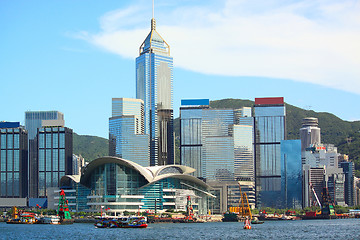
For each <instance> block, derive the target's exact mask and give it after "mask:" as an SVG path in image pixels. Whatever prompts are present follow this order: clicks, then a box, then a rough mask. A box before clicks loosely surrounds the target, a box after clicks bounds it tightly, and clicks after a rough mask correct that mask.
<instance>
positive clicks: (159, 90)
mask: <svg viewBox="0 0 360 240" xmlns="http://www.w3.org/2000/svg"><path fill="white" fill-rule="evenodd" d="M136 98H137V99H142V100H143V101H144V123H145V124H144V131H145V134H148V135H149V140H150V165H151V166H155V165H166V164H173V163H174V136H173V102H172V101H173V58H172V57H171V56H170V46H169V45H168V44H167V43H166V42H165V40H164V39H163V38H162V37H161V36H160V34H159V33H158V32H157V31H156V23H155V19H151V31H150V33H149V35H148V36H147V37H146V39H145V41H144V42H143V43H142V44H141V46H140V49H139V57H137V58H136Z"/></svg>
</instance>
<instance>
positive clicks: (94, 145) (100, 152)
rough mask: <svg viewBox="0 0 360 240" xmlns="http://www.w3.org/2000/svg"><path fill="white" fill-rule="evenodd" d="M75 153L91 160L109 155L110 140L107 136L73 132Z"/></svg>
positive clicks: (88, 160) (86, 159)
mask: <svg viewBox="0 0 360 240" xmlns="http://www.w3.org/2000/svg"><path fill="white" fill-rule="evenodd" d="M73 153H74V154H76V155H81V156H83V157H84V158H85V161H87V162H90V161H92V160H94V159H96V158H99V157H103V156H108V155H109V141H108V140H107V139H105V138H101V137H96V136H88V135H78V134H76V133H74V134H73Z"/></svg>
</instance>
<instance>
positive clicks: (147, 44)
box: [139, 18, 170, 56]
mask: <svg viewBox="0 0 360 240" xmlns="http://www.w3.org/2000/svg"><path fill="white" fill-rule="evenodd" d="M149 52H150V53H152V52H155V53H158V54H161V55H166V56H170V46H169V44H167V43H166V42H165V40H164V39H163V38H162V37H161V36H160V34H159V33H158V32H157V31H156V21H155V18H152V19H151V30H150V33H149V34H148V36H147V37H146V39H145V40H144V42H143V43H142V44H141V45H140V48H139V54H140V55H142V54H144V53H149Z"/></svg>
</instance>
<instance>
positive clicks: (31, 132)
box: [25, 111, 64, 197]
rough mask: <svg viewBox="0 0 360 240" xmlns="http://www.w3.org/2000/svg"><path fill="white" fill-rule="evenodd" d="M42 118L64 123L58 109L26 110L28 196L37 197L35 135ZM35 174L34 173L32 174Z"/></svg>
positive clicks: (40, 125) (62, 115)
mask: <svg viewBox="0 0 360 240" xmlns="http://www.w3.org/2000/svg"><path fill="white" fill-rule="evenodd" d="M44 120H59V121H60V122H61V125H64V114H63V113H61V112H59V111H26V112H25V129H26V130H27V131H28V139H29V145H28V146H29V147H28V149H29V157H28V166H29V197H37V177H36V176H37V169H38V166H37V160H38V159H37V143H36V139H35V138H36V135H37V131H38V128H41V127H42V122H43V121H44ZM34 174H35V175H34Z"/></svg>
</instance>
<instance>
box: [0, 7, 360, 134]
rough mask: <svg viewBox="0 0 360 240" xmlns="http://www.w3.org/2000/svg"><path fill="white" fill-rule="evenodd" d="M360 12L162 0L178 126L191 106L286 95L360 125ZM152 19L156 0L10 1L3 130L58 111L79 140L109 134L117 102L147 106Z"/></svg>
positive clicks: (1, 45)
mask: <svg viewBox="0 0 360 240" xmlns="http://www.w3.org/2000/svg"><path fill="white" fill-rule="evenodd" d="M359 12H360V1H355V0H344V1H332V0H327V1H321V0H311V1H310V0H309V1H308V0H306V1H294V0H288V1H281V0H277V1H272V0H269V1H260V0H233V1H231V0H228V1H225V0H224V1H220V0H218V1H216V0H213V1H209V0H207V1H205V0H192V1H190V0H189V1H188V0H181V1H180V0H173V1H166V0H155V18H156V21H157V30H158V32H159V33H160V34H161V35H162V37H163V38H164V39H165V40H166V41H167V42H168V43H169V44H170V46H171V55H172V56H173V57H174V66H175V68H174V111H175V117H177V116H178V112H179V110H178V109H179V105H180V100H181V99H185V98H209V99H211V100H217V99H223V98H239V99H250V100H254V98H255V97H276V96H283V97H284V98H285V101H286V102H287V103H289V104H292V105H295V106H298V107H301V108H305V109H312V110H314V111H318V112H330V113H333V114H335V115H337V116H338V117H340V118H342V119H344V120H349V121H353V120H360V106H359V103H360V44H359V42H360V14H358V13H359ZM151 17H152V1H151V0H135V1H115V0H114V1H111V0H107V1H98V0H93V1H85V0H78V1H70V0H62V1H60V0H54V1H45V0H43V1H37V0H32V1H27V0H23V1H21V0H18V1H10V0H2V1H0V29H1V35H0V36H1V37H0V91H1V93H0V106H1V108H0V109H1V110H0V121H20V122H22V123H23V122H24V115H25V114H24V112H25V111H27V110H33V111H38V110H58V111H61V112H63V113H64V114H65V121H66V125H67V126H68V127H70V128H73V129H74V131H75V132H76V133H78V134H87V135H96V136H101V137H107V136H108V118H109V117H110V116H111V98H113V97H130V98H134V97H135V58H136V57H137V54H138V48H139V46H140V44H141V43H142V42H143V40H144V39H145V37H146V36H147V34H148V32H149V30H150V19H151ZM299 121H301V120H300V119H299Z"/></svg>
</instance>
